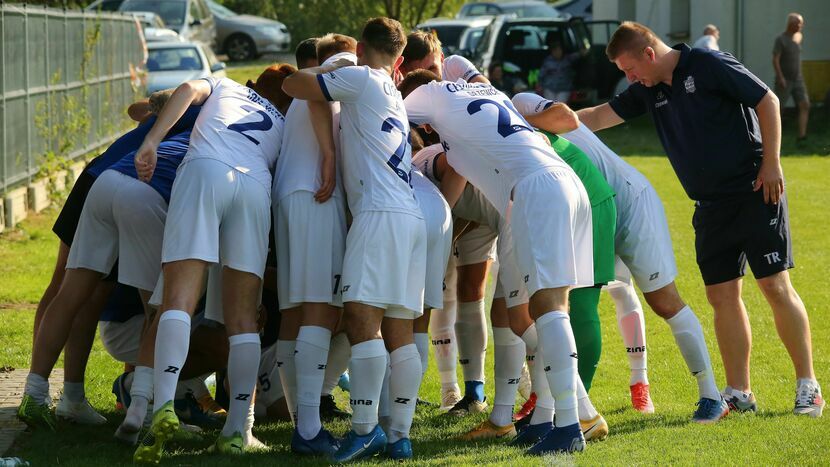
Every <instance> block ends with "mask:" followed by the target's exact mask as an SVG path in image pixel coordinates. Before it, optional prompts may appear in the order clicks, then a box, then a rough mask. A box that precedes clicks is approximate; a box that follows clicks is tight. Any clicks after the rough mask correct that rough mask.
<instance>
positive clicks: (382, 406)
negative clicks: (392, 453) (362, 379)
mask: <svg viewBox="0 0 830 467" xmlns="http://www.w3.org/2000/svg"><path fill="white" fill-rule="evenodd" d="M391 363H392V359H391V358H390V356H389V352H386V371H385V372H384V373H383V385H382V386H381V387H380V401H379V402H378V423H379V424H380V427H381V428H382V429H383V432H384V433H386V435H387V437H388V436H389V379H390V378H391V377H392V367H391Z"/></svg>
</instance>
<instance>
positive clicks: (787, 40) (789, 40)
mask: <svg viewBox="0 0 830 467" xmlns="http://www.w3.org/2000/svg"><path fill="white" fill-rule="evenodd" d="M803 29H804V18H802V17H801V15H799V14H798V13H790V14H789V15H787V29H786V30H785V31H784V32H783V33H781V35H780V36H778V37H776V38H775V43H774V45H773V46H772V66H773V68H775V95H776V96H778V99H779V100H780V101H781V107H782V108H783V107H784V105H785V104H786V103H787V100H788V99H789V97H790V95H792V96H793V100H794V101H795V104H796V106H798V140H797V141H798V142H799V143H802V142H803V141H804V140H805V139H807V120H808V119H809V118H810V98H809V97H807V86H805V85H804V76H803V75H802V74H801V43H802V41H803V40H804V34H803V33H802V32H801V31H802V30H803Z"/></svg>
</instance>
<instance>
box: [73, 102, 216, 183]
mask: <svg viewBox="0 0 830 467" xmlns="http://www.w3.org/2000/svg"><path fill="white" fill-rule="evenodd" d="M200 110H202V106H201V105H191V106H190V107H188V109H187V110H185V112H184V114H183V115H182V117H181V118H180V119H179V121H177V122H176V123H175V125H173V128H171V129H170V131H169V132H168V133H167V135H166V136H167V137H169V136H170V135H175V134H178V133H181V132H182V131H185V130H192V129H193V124H194V123H196V117H198V116H199V111H200ZM154 123H156V116H155V115H154V116H152V117H150V118H149V119H147V121H146V122H144V123H142V124H140V125H138V126H137V127H136V128H133V129H132V130H130V131H128V132H127V133H126V134H124V135H123V136H121V137H120V138H118V139H117V140H115V142H113V143H112V144H111V145H110V147H108V148H107V150H106V151H104V153H103V154H101V155H100V156H98V157H97V158H95V159H94V160H93V161H92V162H90V163H89V165H88V166H87V168H86V171H87V173H89V174H90V175H92V176H93V177H95V178H98V176H99V175H101V173H102V172H103V171H105V170H107V169H108V168H110V166H111V165H112V164H114V163H116V162H118V161H119V160H121V158H122V157H124V155H125V154H127V153H129V152H132V151H137V150H138V148H139V147H140V146H141V143H143V142H144V137H146V136H147V133H149V132H150V129H151V128H153V124H154Z"/></svg>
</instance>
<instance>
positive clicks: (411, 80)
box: [398, 70, 441, 98]
mask: <svg viewBox="0 0 830 467" xmlns="http://www.w3.org/2000/svg"><path fill="white" fill-rule="evenodd" d="M433 81H441V78H439V77H438V75H436V74H435V73H433V72H431V71H429V70H415V71H410V72H409V73H407V75H406V77H405V78H404V79H403V81H401V82H400V84H398V91H400V92H401V96H403V97H404V98H406V96H408V95H410V94H411V93H412V91H414V90H416V89H418V88H419V87H421V86H423V85H425V84H429V83H431V82H433Z"/></svg>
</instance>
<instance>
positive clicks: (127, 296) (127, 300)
mask: <svg viewBox="0 0 830 467" xmlns="http://www.w3.org/2000/svg"><path fill="white" fill-rule="evenodd" d="M139 315H144V305H142V304H141V297H140V296H139V295H138V289H136V288H135V287H130V286H129V285H124V284H116V285H115V289H113V291H112V293H111V294H110V297H109V299H108V300H107V304H106V306H104V310H103V311H102V312H101V317H100V318H98V320H99V321H113V322H117V323H123V322H126V321H127V320H128V319H130V318H132V317H133V316H139Z"/></svg>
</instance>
